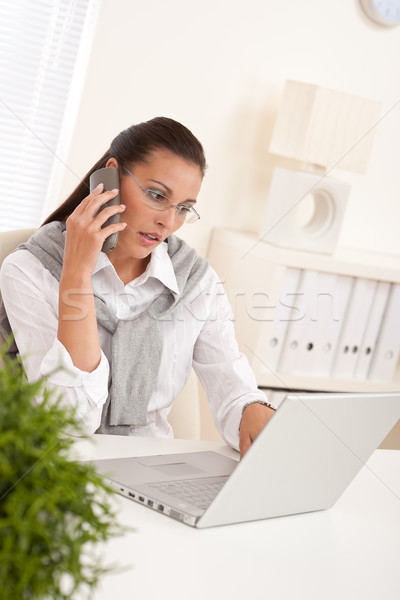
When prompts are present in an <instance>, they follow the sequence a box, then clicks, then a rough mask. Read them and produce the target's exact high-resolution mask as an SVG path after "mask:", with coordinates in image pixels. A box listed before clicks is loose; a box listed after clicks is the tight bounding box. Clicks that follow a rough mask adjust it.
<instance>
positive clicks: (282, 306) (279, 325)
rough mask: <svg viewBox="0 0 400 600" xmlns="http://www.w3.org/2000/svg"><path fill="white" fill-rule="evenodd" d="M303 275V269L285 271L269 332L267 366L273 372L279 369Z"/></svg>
mask: <svg viewBox="0 0 400 600" xmlns="http://www.w3.org/2000/svg"><path fill="white" fill-rule="evenodd" d="M301 273H302V271H301V269H293V268H287V269H285V274H284V276H283V281H282V286H281V289H280V291H279V298H278V303H277V306H276V310H275V314H274V320H273V323H272V325H271V327H270V330H269V336H268V340H267V350H266V353H265V364H266V365H267V367H268V368H269V369H271V371H276V370H277V368H278V363H279V357H280V354H281V351H282V348H283V344H284V340H285V336H286V331H287V328H288V326H289V322H290V319H291V318H292V315H293V312H294V308H293V306H292V304H293V299H294V298H295V297H296V293H297V289H298V285H299V281H300V277H301Z"/></svg>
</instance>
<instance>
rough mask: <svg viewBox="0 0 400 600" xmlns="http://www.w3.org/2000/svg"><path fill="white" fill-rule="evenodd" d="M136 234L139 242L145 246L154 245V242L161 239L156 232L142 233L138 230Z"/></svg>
mask: <svg viewBox="0 0 400 600" xmlns="http://www.w3.org/2000/svg"><path fill="white" fill-rule="evenodd" d="M138 235H139V238H140V240H141V242H142V243H143V244H144V245H145V246H154V245H155V244H158V243H159V242H160V240H161V238H160V237H159V236H158V235H157V234H156V233H144V232H142V231H139V233H138Z"/></svg>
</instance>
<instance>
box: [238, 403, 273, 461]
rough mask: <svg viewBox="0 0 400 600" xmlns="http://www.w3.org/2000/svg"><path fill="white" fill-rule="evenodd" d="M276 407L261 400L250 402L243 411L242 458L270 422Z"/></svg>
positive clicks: (240, 444) (240, 439) (241, 428)
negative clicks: (260, 401)
mask: <svg viewBox="0 0 400 600" xmlns="http://www.w3.org/2000/svg"><path fill="white" fill-rule="evenodd" d="M274 412H275V411H274V409H273V408H270V407H269V406H265V405H264V404H260V403H259V402H254V403H253V404H249V405H248V406H246V408H245V409H244V411H243V416H242V420H241V422H240V427H239V449H240V458H242V457H243V455H244V453H245V452H247V450H248V449H249V448H250V446H251V444H252V443H253V442H254V440H255V439H256V437H257V436H258V434H259V433H260V432H261V430H262V429H263V428H264V427H265V425H266V424H267V423H268V421H269V420H270V418H271V417H272V415H273V414H274Z"/></svg>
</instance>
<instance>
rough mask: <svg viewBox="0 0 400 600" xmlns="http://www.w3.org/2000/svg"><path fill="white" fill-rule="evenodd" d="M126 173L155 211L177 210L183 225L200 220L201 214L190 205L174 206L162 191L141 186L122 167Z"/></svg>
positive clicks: (177, 215)
mask: <svg viewBox="0 0 400 600" xmlns="http://www.w3.org/2000/svg"><path fill="white" fill-rule="evenodd" d="M122 168H123V169H124V171H126V172H127V173H128V175H130V176H131V177H132V179H134V180H135V181H136V183H137V185H138V186H139V187H140V189H141V190H142V192H143V201H144V202H145V204H147V206H149V207H150V208H153V209H154V210H159V211H162V210H168V209H169V208H176V218H177V219H178V221H181V222H182V223H194V222H195V221H197V219H200V215H199V213H198V212H197V211H196V210H195V209H194V208H193V206H189V204H172V203H171V201H170V200H169V198H167V196H165V195H164V194H163V193H162V192H160V190H157V189H156V188H144V187H142V186H141V185H140V183H139V182H138V180H137V179H136V177H135V176H134V175H132V173H131V172H130V171H129V169H127V168H126V167H122Z"/></svg>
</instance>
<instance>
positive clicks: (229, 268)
mask: <svg viewBox="0 0 400 600" xmlns="http://www.w3.org/2000/svg"><path fill="white" fill-rule="evenodd" d="M208 258H209V261H210V264H211V266H212V267H213V268H214V269H215V270H216V271H217V273H218V275H219V276H220V278H221V281H222V282H223V283H224V287H225V290H226V292H227V295H228V298H229V300H230V303H231V306H232V310H233V318H234V323H235V329H236V336H237V339H238V342H239V346H240V349H241V350H242V352H244V353H245V354H246V355H247V357H248V359H249V361H250V364H251V366H252V368H253V370H254V372H255V375H256V378H257V383H258V385H259V386H260V387H266V388H276V389H293V390H299V389H300V390H320V391H343V392H344V391H377V390H380V391H382V390H383V391H398V390H400V366H399V364H397V366H396V368H395V370H394V373H391V375H390V377H389V378H388V377H386V376H383V377H382V378H380V377H379V374H378V376H377V375H376V373H375V374H374V376H372V375H371V374H372V373H373V370H372V367H371V369H369V371H368V372H366V373H365V376H360V374H359V373H358V375H357V376H355V374H352V375H350V376H345V377H343V376H339V375H338V374H335V369H334V368H330V370H329V372H326V373H323V372H322V373H321V372H318V368H315V365H316V364H320V365H322V366H321V369H322V371H323V370H324V368H325V363H324V359H322V360H321V356H317V354H316V347H314V348H313V350H310V357H311V360H310V361H309V363H308V365H309V367H308V368H309V370H308V371H307V368H305V369H304V368H303V372H301V369H300V370H299V368H298V366H297V365H296V364H294V367H293V368H292V369H291V370H288V369H286V370H280V366H281V365H282V355H281V356H280V359H279V360H278V361H277V362H276V363H275V364H272V365H271V364H270V361H269V360H267V357H268V352H269V351H270V345H271V336H272V335H273V327H274V323H275V327H276V320H277V310H278V307H279V305H282V298H281V295H282V286H283V285H284V281H285V277H286V276H287V272H288V269H294V270H300V271H301V272H302V273H303V274H304V272H305V271H316V272H317V273H318V274H326V275H329V274H333V275H336V276H342V277H344V278H353V280H352V281H355V280H357V279H362V280H365V282H366V283H367V284H368V281H372V282H388V283H389V284H390V286H391V289H393V287H394V286H396V284H398V283H400V257H396V256H389V255H385V254H377V253H374V254H370V253H366V252H357V251H353V250H350V249H349V250H347V249H340V250H338V251H337V252H336V253H335V254H333V255H327V254H318V253H314V252H304V251H297V250H292V249H285V248H280V247H278V246H273V245H271V244H268V243H266V242H263V241H260V240H258V238H257V235H256V234H252V233H246V232H238V231H233V230H228V229H222V228H218V229H215V230H214V231H213V234H212V238H211V242H210V247H209V253H208ZM328 278H329V277H328ZM372 285H374V284H372ZM396 287H397V286H396ZM289 295H290V294H289ZM292 295H293V294H292ZM303 296H304V294H303ZM336 300H337V298H334V299H333V301H334V302H336ZM308 317H309V315H305V319H307V318H308ZM286 320H288V319H286ZM342 325H343V324H341V325H340V327H342ZM323 328H324V325H323V324H322V325H321V327H319V328H318V327H314V330H315V331H317V332H318V331H321V330H323ZM284 335H286V336H288V334H287V333H285V334H284ZM396 335H397V334H396ZM398 337H399V338H400V331H399V332H398ZM289 341H290V340H288V339H286V344H288V343H289ZM303 341H304V342H306V341H307V340H303ZM310 346H311V347H312V344H310ZM375 350H376V348H373V352H375ZM334 351H335V352H339V348H338V347H337V348H335V349H334ZM356 351H360V350H359V349H355V352H356ZM312 352H314V354H312ZM327 356H328V355H327ZM396 357H397V350H396ZM356 358H357V359H358V357H356ZM372 360H374V356H373V355H372ZM272 362H273V361H272ZM331 363H332V361H331ZM332 364H333V363H332ZM371 364H372V363H371ZM271 366H272V368H271ZM375 371H376V369H375Z"/></svg>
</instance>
